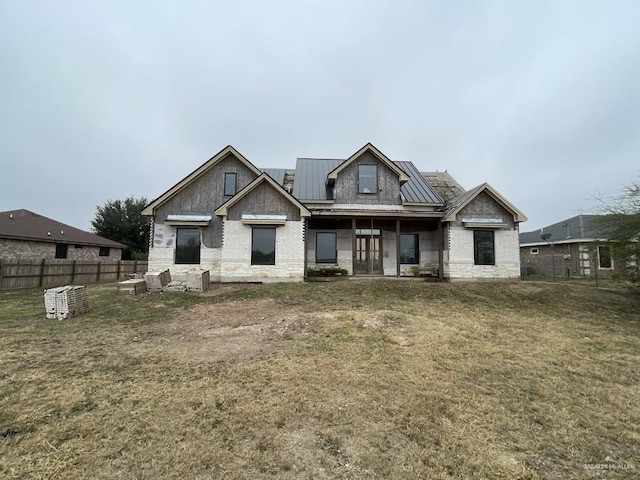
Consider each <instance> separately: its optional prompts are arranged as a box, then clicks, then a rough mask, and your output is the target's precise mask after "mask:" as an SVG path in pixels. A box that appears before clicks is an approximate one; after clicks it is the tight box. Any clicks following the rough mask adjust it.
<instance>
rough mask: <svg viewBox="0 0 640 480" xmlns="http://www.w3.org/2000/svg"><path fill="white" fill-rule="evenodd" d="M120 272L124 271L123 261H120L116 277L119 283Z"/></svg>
mask: <svg viewBox="0 0 640 480" xmlns="http://www.w3.org/2000/svg"><path fill="white" fill-rule="evenodd" d="M120 270H122V260H118V271H117V274H116V277H117V278H116V280H117V281H120Z"/></svg>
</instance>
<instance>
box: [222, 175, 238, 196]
mask: <svg viewBox="0 0 640 480" xmlns="http://www.w3.org/2000/svg"><path fill="white" fill-rule="evenodd" d="M237 185H238V174H237V173H225V174H224V196H225V197H230V196H232V195H235V194H236V190H237Z"/></svg>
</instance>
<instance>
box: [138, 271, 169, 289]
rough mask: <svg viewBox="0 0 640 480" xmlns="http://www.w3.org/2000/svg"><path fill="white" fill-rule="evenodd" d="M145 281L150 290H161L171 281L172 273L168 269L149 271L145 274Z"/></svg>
mask: <svg viewBox="0 0 640 480" xmlns="http://www.w3.org/2000/svg"><path fill="white" fill-rule="evenodd" d="M144 281H145V282H146V284H147V291H148V292H161V291H162V289H163V288H164V287H165V286H166V285H168V284H169V283H170V282H171V273H169V270H168V269H167V270H163V271H162V272H147V273H145V274H144Z"/></svg>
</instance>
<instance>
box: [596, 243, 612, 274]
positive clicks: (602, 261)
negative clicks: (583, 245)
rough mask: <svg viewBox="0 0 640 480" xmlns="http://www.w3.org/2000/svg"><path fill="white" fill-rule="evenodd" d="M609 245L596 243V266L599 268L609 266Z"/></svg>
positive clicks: (610, 265) (610, 261) (610, 264)
mask: <svg viewBox="0 0 640 480" xmlns="http://www.w3.org/2000/svg"><path fill="white" fill-rule="evenodd" d="M612 265H613V261H612V260H611V247H610V246H609V245H598V266H599V267H600V268H607V269H608V268H611V267H612Z"/></svg>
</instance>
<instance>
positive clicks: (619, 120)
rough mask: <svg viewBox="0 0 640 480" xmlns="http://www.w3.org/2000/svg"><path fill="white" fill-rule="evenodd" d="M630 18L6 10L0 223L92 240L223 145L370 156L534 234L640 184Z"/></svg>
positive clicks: (279, 5)
mask: <svg viewBox="0 0 640 480" xmlns="http://www.w3.org/2000/svg"><path fill="white" fill-rule="evenodd" d="M639 13H640V5H638V4H637V3H636V2H631V1H628V2H623V1H619V2H616V1H612V2H606V3H603V2H589V1H569V2H555V1H548V2H507V1H456V2H422V1H415V2H411V1H401V2H383V1H379V2H370V1H366V2H365V1H360V2H357V1H356V2H328V1H323V2H298V1H289V2H208V1H202V2H197V1H196V2H187V3H179V2H170V1H164V2H148V3H147V2H123V1H120V2H118V1H114V2H81V1H60V2H46V1H41V2H38V1H30V2H1V3H0V65H1V67H0V68H1V69H2V80H1V85H2V88H1V89H0V104H1V105H2V108H1V109H0V158H1V161H2V179H3V182H2V190H1V191H0V210H6V209H13V208H29V209H31V210H34V211H36V212H39V213H42V214H44V215H47V216H50V217H53V218H56V219H57V220H60V221H63V222H66V223H70V224H72V225H74V226H78V227H80V228H88V227H89V222H90V220H91V218H92V217H93V214H94V212H95V207H96V205H99V204H102V203H104V202H105V201H106V200H108V199H112V198H122V197H125V196H127V195H131V194H134V195H145V196H147V197H149V198H152V197H154V196H156V195H159V194H160V193H162V192H163V191H164V190H165V189H166V188H168V187H169V186H171V185H172V184H173V183H175V182H176V181H177V180H179V179H180V178H182V177H183V176H184V175H186V174H187V173H189V172H190V171H191V170H192V169H194V168H195V167H197V166H198V165H200V164H201V163H202V162H204V161H205V160H206V159H207V158H209V157H210V156H211V155H212V154H214V153H216V152H217V151H218V150H220V149H221V148H222V147H224V146H225V145H227V144H232V145H234V146H236V147H237V148H238V149H239V150H240V151H241V152H243V153H244V154H245V155H246V156H247V157H248V158H249V159H250V160H252V161H253V162H254V163H256V164H257V165H259V166H272V167H293V165H294V162H295V158H296V157H297V156H317V157H323V156H325V157H345V156H347V155H349V154H351V153H353V152H354V151H356V150H357V149H358V148H359V147H360V146H362V145H363V144H364V143H365V142H367V141H371V142H373V143H374V144H375V145H376V146H378V147H379V148H380V149H381V150H382V151H383V152H385V153H387V154H388V155H389V156H390V157H391V158H394V159H398V160H412V161H413V162H414V163H416V165H418V167H419V168H420V169H422V170H435V169H439V170H444V169H447V170H448V171H449V172H450V173H451V174H452V175H454V177H456V178H457V179H458V180H459V181H460V182H461V183H462V184H463V185H464V186H465V187H467V188H470V187H472V186H475V185H477V184H479V183H482V182H484V181H488V182H489V183H491V184H492V185H494V186H495V187H496V188H498V190H500V191H501V192H502V193H504V194H505V195H506V196H507V197H508V198H509V199H510V200H512V201H513V202H514V203H515V204H516V205H517V206H518V207H519V208H521V209H522V210H523V211H525V213H526V214H527V215H528V216H529V219H530V220H529V222H528V223H527V224H524V225H523V226H522V228H523V230H530V229H535V228H539V227H540V226H543V225H545V224H549V223H552V222H555V221H558V220H561V219H563V218H565V217H569V216H572V215H574V214H576V213H577V212H579V211H581V210H587V209H589V208H592V207H594V205H595V202H593V201H592V200H590V199H591V198H592V196H593V195H594V194H595V193H597V192H601V193H603V194H605V195H606V194H609V195H612V194H615V193H616V192H617V191H619V189H620V187H621V185H622V184H624V183H628V182H629V181H631V180H633V179H635V178H637V175H638V174H639V173H640V167H639V165H640V162H639V161H638V156H639V155H638V154H639V153H640V140H639V139H640V135H638V133H639V132H638V130H639V127H638V126H639V125H640V98H639V93H638V88H637V85H639V84H640V33H638V32H637V29H636V25H635V19H637V18H638V14H639Z"/></svg>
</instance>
